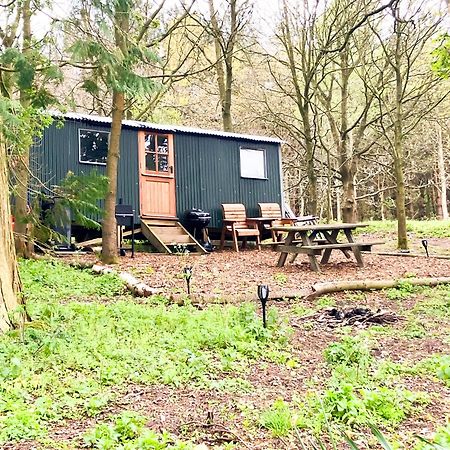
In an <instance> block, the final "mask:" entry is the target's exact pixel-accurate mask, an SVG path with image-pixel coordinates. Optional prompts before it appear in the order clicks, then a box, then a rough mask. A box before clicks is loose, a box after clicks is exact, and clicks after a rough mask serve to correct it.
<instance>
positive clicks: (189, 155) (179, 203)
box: [35, 113, 282, 228]
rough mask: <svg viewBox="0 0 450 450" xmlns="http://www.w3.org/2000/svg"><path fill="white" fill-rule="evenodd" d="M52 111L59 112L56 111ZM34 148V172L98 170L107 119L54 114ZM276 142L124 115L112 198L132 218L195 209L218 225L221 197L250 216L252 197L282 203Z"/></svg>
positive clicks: (50, 180) (60, 174) (51, 175)
mask: <svg viewBox="0 0 450 450" xmlns="http://www.w3.org/2000/svg"><path fill="white" fill-rule="evenodd" d="M58 118H61V116H59V117H58ZM62 118H63V119H64V124H63V126H62V127H60V126H57V125H56V123H54V124H53V125H51V126H50V127H49V128H48V129H46V130H45V133H44V136H43V139H42V141H41V142H40V143H39V145H37V146H36V147H35V155H36V164H37V167H38V168H39V169H38V170H37V172H38V174H39V177H40V179H41V180H42V181H43V182H44V183H46V184H47V185H52V184H53V185H54V184H58V183H59V181H60V180H61V179H63V178H64V177H65V176H66V174H67V172H68V171H72V172H74V173H76V174H80V173H88V172H89V171H90V170H92V169H94V168H96V169H97V171H98V172H100V173H104V171H105V165H106V149H107V143H108V139H109V131H110V123H111V119H110V118H107V117H100V116H94V115H84V114H76V113H69V114H65V115H62ZM280 144H281V141H280V140H278V139H274V138H269V137H265V136H250V135H243V134H235V133H225V132H221V131H210V130H202V129H196V128H187V127H181V126H177V125H159V124H152V123H146V122H139V121H131V120H125V121H124V122H123V128H122V136H121V156H120V162H119V177H118V193H117V198H118V200H119V199H121V200H122V202H123V203H124V204H130V205H132V206H133V208H134V210H135V212H136V216H135V221H136V223H138V222H139V218H140V217H152V218H162V219H164V218H171V217H172V218H173V217H178V218H179V219H180V221H181V222H183V217H184V214H185V212H186V211H187V210H189V209H192V208H200V209H202V210H204V211H206V212H209V213H210V214H211V223H210V226H211V227H213V228H220V227H221V219H222V214H221V204H222V203H243V204H244V205H245V206H246V207H247V215H248V216H249V217H250V216H252V217H254V216H257V215H258V203H259V202H277V203H280V204H281V203H282V181H281V152H280Z"/></svg>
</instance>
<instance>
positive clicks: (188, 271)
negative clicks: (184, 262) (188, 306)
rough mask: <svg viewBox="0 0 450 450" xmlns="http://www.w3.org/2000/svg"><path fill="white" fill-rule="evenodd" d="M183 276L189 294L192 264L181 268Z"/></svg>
mask: <svg viewBox="0 0 450 450" xmlns="http://www.w3.org/2000/svg"><path fill="white" fill-rule="evenodd" d="M183 272H184V278H185V279H186V284H187V293H188V295H191V278H192V266H186V267H185V268H184V270H183Z"/></svg>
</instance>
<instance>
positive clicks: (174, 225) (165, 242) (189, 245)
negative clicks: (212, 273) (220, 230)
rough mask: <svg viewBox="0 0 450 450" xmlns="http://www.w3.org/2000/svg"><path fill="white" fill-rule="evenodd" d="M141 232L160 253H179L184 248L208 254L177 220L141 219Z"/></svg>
mask: <svg viewBox="0 0 450 450" xmlns="http://www.w3.org/2000/svg"><path fill="white" fill-rule="evenodd" d="M141 232H142V234H143V235H144V236H145V237H146V238H147V239H148V241H149V242H150V244H152V245H153V247H155V249H156V250H157V251H158V252H160V253H179V252H182V251H183V249H184V248H186V249H187V250H188V251H189V252H197V253H202V254H204V253H207V252H206V250H205V249H204V248H203V247H202V246H201V245H200V244H199V243H198V242H197V241H196V240H195V239H194V238H193V237H192V236H191V235H190V234H189V232H188V231H187V230H186V229H185V228H184V227H183V225H181V223H180V222H178V219H176V218H174V219H158V218H157V219H153V218H147V217H141ZM177 247H178V248H177ZM180 247H181V248H180Z"/></svg>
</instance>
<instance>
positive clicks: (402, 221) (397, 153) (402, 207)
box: [393, 24, 408, 250]
mask: <svg viewBox="0 0 450 450" xmlns="http://www.w3.org/2000/svg"><path fill="white" fill-rule="evenodd" d="M396 33H397V41H396V52H395V100H396V101H395V113H394V114H395V118H394V148H393V156H394V174H395V183H396V186H397V196H396V199H395V203H396V209H397V246H398V248H399V249H401V250H407V249H408V236H407V234H406V193H405V174H404V168H403V165H404V161H403V158H404V155H403V108H402V105H403V87H404V86H403V77H402V72H401V70H402V61H401V50H400V47H401V39H402V35H401V30H400V26H399V24H397V29H396Z"/></svg>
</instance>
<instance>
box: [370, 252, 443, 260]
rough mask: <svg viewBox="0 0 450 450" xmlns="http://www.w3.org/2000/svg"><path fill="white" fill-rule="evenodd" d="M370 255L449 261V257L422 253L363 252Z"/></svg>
mask: <svg viewBox="0 0 450 450" xmlns="http://www.w3.org/2000/svg"><path fill="white" fill-rule="evenodd" d="M364 253H370V254H371V255H380V256H403V257H406V258H408V257H410V258H434V259H450V255H433V254H431V255H430V256H427V255H424V254H422V253H402V252H364Z"/></svg>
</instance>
